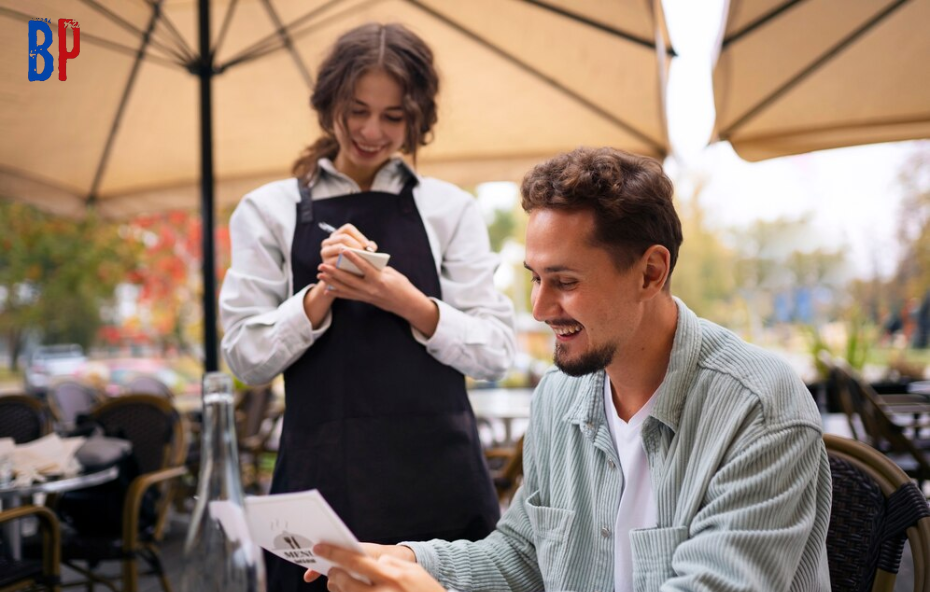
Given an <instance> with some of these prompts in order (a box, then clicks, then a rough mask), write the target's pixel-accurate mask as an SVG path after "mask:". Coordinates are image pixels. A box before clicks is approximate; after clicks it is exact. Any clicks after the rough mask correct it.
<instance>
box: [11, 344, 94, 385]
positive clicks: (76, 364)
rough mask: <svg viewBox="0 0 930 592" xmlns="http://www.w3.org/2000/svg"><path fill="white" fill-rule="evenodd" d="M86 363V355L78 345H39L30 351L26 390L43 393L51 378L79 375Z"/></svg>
mask: <svg viewBox="0 0 930 592" xmlns="http://www.w3.org/2000/svg"><path fill="white" fill-rule="evenodd" d="M86 364H87V356H85V355H84V350H83V349H81V346H80V345H77V344H74V343H68V344H60V345H45V346H40V347H38V348H36V350H35V351H34V352H32V356H30V358H29V363H28V364H27V365H26V371H25V373H24V381H25V387H26V392H27V393H30V394H43V393H45V392H46V391H47V390H48V387H49V384H51V382H52V381H53V380H55V379H59V378H71V377H77V376H79V375H80V373H81V371H82V370H83V368H84V366H85V365H86Z"/></svg>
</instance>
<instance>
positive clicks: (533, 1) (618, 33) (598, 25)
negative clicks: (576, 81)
mask: <svg viewBox="0 0 930 592" xmlns="http://www.w3.org/2000/svg"><path fill="white" fill-rule="evenodd" d="M519 1H520V2H525V3H526V4H530V5H532V6H536V7H538V8H542V9H544V10H548V11H549V12H553V13H555V14H558V15H559V16H564V17H565V18H569V19H571V20H573V21H576V22H579V23H581V24H583V25H587V26H589V27H591V28H594V29H598V30H599V31H603V32H604V33H609V34H611V35H613V36H615V37H619V38H621V39H625V40H627V41H630V42H631V43H637V44H639V45H642V46H644V47H648V48H649V49H652V50H655V49H658V48H657V47H656V44H655V42H653V41H649V40H648V39H643V38H642V37H638V36H637V35H634V34H633V33H629V32H627V31H624V30H622V29H617V28H616V27H611V26H609V25H606V24H604V23H602V22H599V21H596V20H594V19H590V18H587V17H584V16H581V15H580V14H577V13H575V12H571V11H569V10H565V9H564V8H559V7H558V6H553V5H551V4H549V3H548V2H543V1H542V0H519ZM665 55H667V56H668V57H670V58H673V57H676V54H675V50H674V49H672V48H671V47H666V48H665Z"/></svg>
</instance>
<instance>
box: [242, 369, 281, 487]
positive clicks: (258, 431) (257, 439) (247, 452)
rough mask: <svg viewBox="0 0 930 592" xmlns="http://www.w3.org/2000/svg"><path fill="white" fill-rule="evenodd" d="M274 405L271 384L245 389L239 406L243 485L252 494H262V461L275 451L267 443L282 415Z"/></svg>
mask: <svg viewBox="0 0 930 592" xmlns="http://www.w3.org/2000/svg"><path fill="white" fill-rule="evenodd" d="M273 402H274V393H273V392H272V390H271V385H265V386H261V387H255V388H250V389H247V390H245V391H244V392H243V393H242V396H241V397H240V398H239V400H238V402H237V403H236V438H237V440H238V446H239V464H240V465H242V484H243V486H244V487H245V488H246V490H249V491H254V492H258V491H260V489H261V486H260V479H259V473H260V469H261V459H262V456H264V455H265V454H267V453H270V452H273V451H272V450H270V449H269V448H268V440H269V438H270V437H271V434H272V430H273V428H274V422H275V421H276V420H277V418H278V417H279V416H280V415H281V413H282V412H283V410H277V411H276V410H274V409H273V408H272V407H273V406H272V403H273Z"/></svg>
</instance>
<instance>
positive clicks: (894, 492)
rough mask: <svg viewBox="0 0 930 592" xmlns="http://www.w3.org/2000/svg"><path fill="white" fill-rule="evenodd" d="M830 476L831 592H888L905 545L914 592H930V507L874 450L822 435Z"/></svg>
mask: <svg viewBox="0 0 930 592" xmlns="http://www.w3.org/2000/svg"><path fill="white" fill-rule="evenodd" d="M824 443H825V444H826V447H827V454H828V455H829V457H830V471H831V473H832V475H833V508H832V510H831V512H830V527H829V530H828V532H827V557H828V561H829V564H830V581H831V583H832V588H833V592H845V591H849V592H853V591H855V592H859V591H861V590H874V591H887V592H891V591H892V590H893V589H894V582H895V578H896V575H897V573H898V568H899V566H900V563H901V554H902V551H903V548H904V542H905V540H907V541H908V542H909V544H910V546H911V552H912V555H913V558H914V590H915V591H921V592H927V591H930V573H928V568H930V508H928V506H927V502H926V500H925V499H924V496H923V494H922V493H921V492H920V490H919V489H917V486H916V485H915V484H914V483H913V481H911V480H910V479H909V478H908V476H907V475H906V474H904V472H903V471H902V470H901V469H900V468H899V467H898V466H897V465H895V464H894V463H893V462H891V461H890V460H888V458H886V457H885V456H884V455H883V454H882V453H880V452H878V451H877V450H875V449H873V448H871V447H870V446H867V445H866V444H863V443H861V442H857V441H855V440H850V439H847V438H841V437H839V436H834V435H830V434H827V435H825V436H824Z"/></svg>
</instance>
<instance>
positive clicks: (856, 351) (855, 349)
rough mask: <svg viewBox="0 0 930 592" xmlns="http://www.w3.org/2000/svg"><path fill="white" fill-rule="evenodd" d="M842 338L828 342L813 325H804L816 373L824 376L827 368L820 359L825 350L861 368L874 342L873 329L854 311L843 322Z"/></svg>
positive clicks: (832, 355) (830, 355)
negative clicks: (838, 340)
mask: <svg viewBox="0 0 930 592" xmlns="http://www.w3.org/2000/svg"><path fill="white" fill-rule="evenodd" d="M843 329H844V331H843V333H844V335H843V339H842V340H841V341H840V342H839V343H837V342H832V343H830V342H828V341H827V339H826V338H825V336H824V335H823V332H822V331H820V330H818V329H817V328H816V327H813V326H810V325H808V326H806V327H805V328H804V332H805V334H806V336H807V343H808V352H809V353H810V355H811V358H812V359H813V361H814V366H815V367H816V368H817V374H818V375H819V376H820V377H821V378H826V376H827V373H828V368H827V366H826V365H825V364H824V362H823V361H822V360H821V355H822V354H823V353H824V352H825V353H826V354H828V355H829V357H831V358H832V357H842V358H843V359H844V360H846V362H847V363H848V364H849V365H850V366H852V367H853V368H855V369H856V370H860V371H861V370H862V368H863V367H864V366H865V363H866V360H868V359H869V354H870V352H871V349H872V345H873V343H874V331H873V330H872V327H871V325H869V324H868V322H867V321H866V319H865V318H864V317H863V316H862V315H861V314H859V313H858V312H857V311H854V312H853V313H852V314H851V315H850V316H849V318H848V319H847V320H846V321H845V322H844V323H843Z"/></svg>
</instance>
